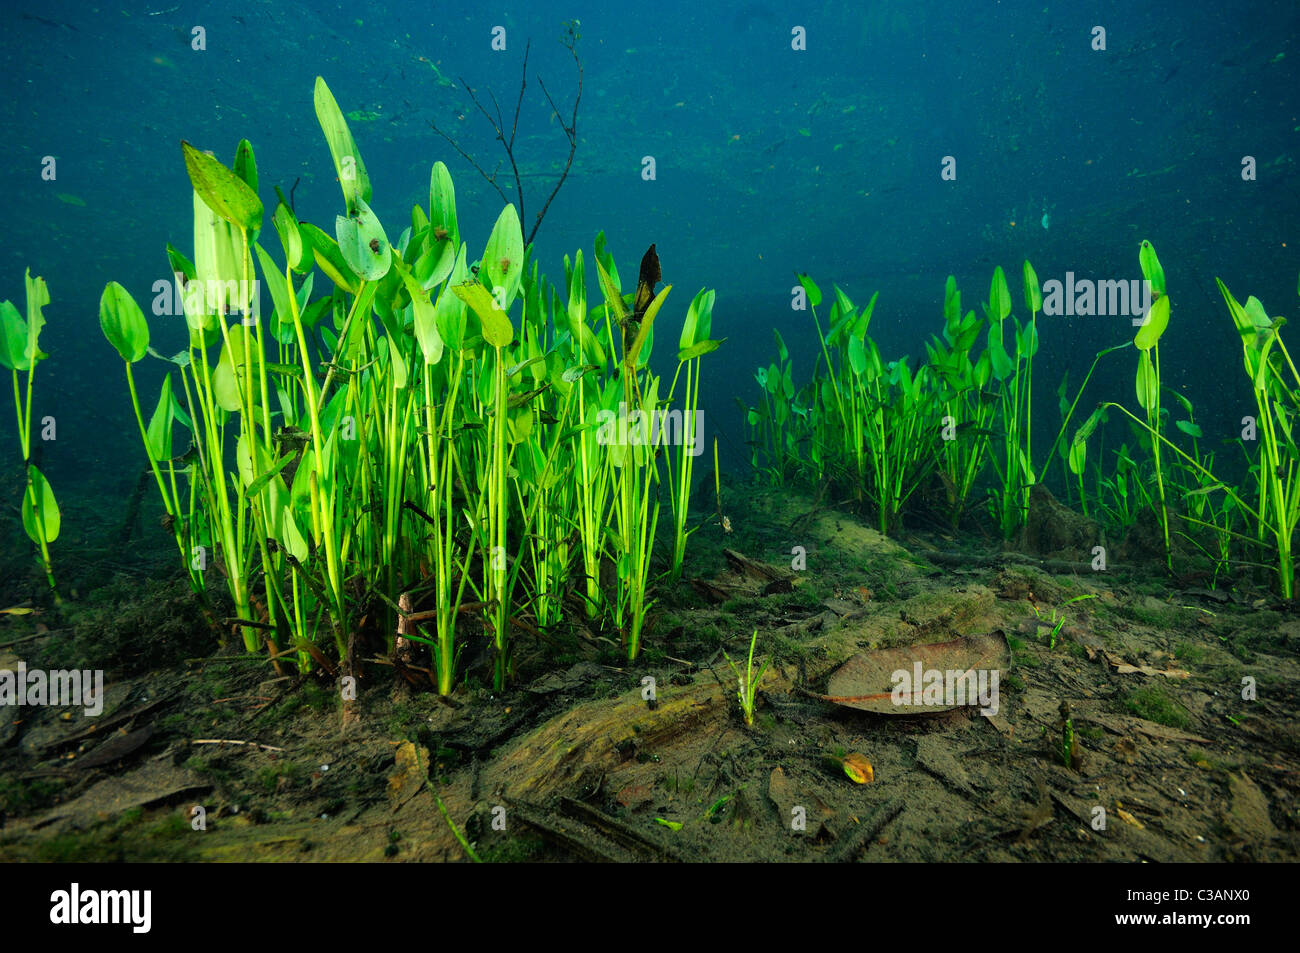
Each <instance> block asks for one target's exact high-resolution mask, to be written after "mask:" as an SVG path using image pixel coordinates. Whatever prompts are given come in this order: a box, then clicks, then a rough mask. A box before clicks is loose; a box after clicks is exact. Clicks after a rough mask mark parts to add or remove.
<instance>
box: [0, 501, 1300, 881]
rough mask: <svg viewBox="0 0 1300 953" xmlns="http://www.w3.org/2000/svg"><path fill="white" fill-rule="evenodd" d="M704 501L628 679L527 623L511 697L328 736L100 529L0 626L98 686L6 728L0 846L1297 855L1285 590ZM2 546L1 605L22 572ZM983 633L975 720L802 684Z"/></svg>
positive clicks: (386, 693) (1051, 532) (815, 507)
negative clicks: (102, 677)
mask: <svg viewBox="0 0 1300 953" xmlns="http://www.w3.org/2000/svg"><path fill="white" fill-rule="evenodd" d="M728 490H729V492H728V493H727V495H726V499H727V509H728V513H727V516H728V518H729V525H730V527H731V532H729V533H727V532H724V530H723V528H722V526H721V525H719V523H718V522H717V521H710V522H709V523H707V524H706V525H704V526H703V527H701V528H700V529H699V530H698V531H697V532H696V533H695V534H694V536H693V537H692V543H691V549H690V552H689V556H688V560H687V566H686V572H685V575H684V578H683V580H682V581H681V582H679V583H676V584H669V583H667V582H661V583H660V585H659V587H658V590H657V593H656V597H657V600H658V601H657V604H656V607H655V611H654V613H653V620H654V621H653V624H652V629H651V631H650V632H649V633H648V635H647V638H646V641H645V649H644V652H643V655H642V658H641V659H640V660H639V661H638V662H637V663H636V664H634V665H630V666H629V665H628V664H627V662H626V659H625V658H624V657H622V656H621V655H620V652H619V648H618V646H617V644H616V642H615V641H614V640H613V639H611V638H609V635H608V633H602V632H598V631H591V630H587V629H581V628H576V629H566V630H564V631H560V632H553V633H548V634H547V635H546V636H545V637H541V636H540V635H532V636H525V637H522V639H521V642H520V648H519V653H520V654H519V658H518V677H517V685H516V687H515V688H513V689H512V690H510V691H507V692H505V693H503V694H500V695H494V694H492V693H491V692H490V691H489V690H487V689H485V688H483V687H482V685H483V684H484V682H483V679H482V677H481V675H482V673H483V669H482V668H481V667H479V666H476V665H475V664H474V662H473V659H472V658H471V660H470V661H471V664H470V666H469V669H470V670H469V674H468V677H467V679H466V684H465V685H464V686H463V687H462V688H461V689H460V690H459V691H458V692H457V693H456V694H455V695H454V696H453V697H452V698H450V699H448V700H441V699H439V698H438V697H437V696H436V695H435V694H434V693H432V692H431V691H429V690H427V687H426V686H421V685H420V684H419V682H420V680H421V678H420V673H419V672H418V671H415V670H414V669H407V671H406V674H405V676H403V675H402V674H401V673H400V672H399V671H398V669H396V668H394V666H393V664H392V661H391V660H387V659H375V660H373V661H371V662H370V663H368V664H367V665H366V666H365V667H364V672H365V679H364V681H363V683H362V688H361V692H360V696H359V698H358V700H357V704H356V709H355V711H356V713H357V715H358V717H356V718H355V719H354V720H352V721H351V723H350V724H348V725H347V726H346V727H344V724H343V722H344V719H343V710H342V709H343V704H342V702H341V701H340V697H339V693H338V691H337V689H336V688H335V687H334V686H333V685H332V684H331V682H330V680H329V679H328V677H326V676H323V677H322V680H319V681H318V680H314V679H307V680H305V681H304V680H299V679H297V678H294V677H287V676H279V675H277V674H276V673H275V672H274V671H273V669H272V668H271V667H270V665H269V664H268V663H267V662H266V661H265V660H263V659H258V658H250V657H245V656H243V655H242V654H241V652H240V650H239V649H238V648H237V647H235V646H228V647H225V648H220V647H218V646H217V644H216V637H215V636H214V634H213V632H212V630H211V629H210V628H209V626H208V623H207V622H206V621H205V619H204V618H203V616H202V614H201V613H200V612H199V611H198V609H197V607H196V606H195V604H194V602H193V600H192V598H191V597H190V596H189V594H188V590H187V589H186V587H185V583H184V580H183V579H181V578H180V576H179V573H177V572H175V571H174V569H173V566H174V562H173V561H174V552H172V553H170V554H169V553H168V550H167V547H168V546H169V545H170V541H169V540H168V539H167V538H166V537H165V536H164V535H163V534H162V531H161V529H160V528H158V527H157V526H156V525H153V524H152V523H151V520H153V519H155V518H156V514H151V513H150V512H149V510H148V507H147V506H146V507H145V511H144V513H143V514H142V515H141V520H142V522H143V528H141V527H140V526H137V527H134V528H129V529H127V530H122V529H120V528H116V527H115V528H113V532H114V533H119V532H126V533H127V534H128V536H129V538H131V539H132V543H131V545H129V546H126V547H120V546H119V547H116V548H115V547H114V546H113V545H111V543H112V540H111V539H108V538H106V539H104V540H85V541H83V545H82V549H81V551H82V553H83V556H82V560H83V563H84V565H79V566H69V565H68V563H67V560H66V559H65V568H67V571H68V574H69V575H70V576H71V577H73V578H72V579H71V580H70V581H69V583H67V584H66V585H65V591H64V604H63V606H62V608H61V609H58V610H55V609H48V610H46V611H43V612H41V613H31V614H25V615H22V614H19V615H14V614H6V615H2V616H0V645H3V646H4V647H3V648H0V669H14V668H15V667H16V666H17V664H18V663H19V661H24V662H26V663H27V664H28V665H29V666H42V667H45V668H66V667H71V666H74V665H76V666H90V667H96V666H102V667H103V668H105V669H106V680H107V688H106V699H105V705H104V710H103V713H102V714H101V715H99V716H98V717H97V718H87V717H86V716H85V715H84V714H83V713H82V711H81V710H80V709H67V710H64V709H54V708H8V709H3V718H2V719H0V811H3V814H0V820H2V821H3V824H2V826H0V858H4V859H17V860H289V861H305V860H306V861H311V860H320V861H338V860H363V861H379V860H392V861H461V860H464V859H466V858H467V850H466V847H465V846H462V844H461V843H460V842H459V841H458V839H457V837H456V836H455V834H454V833H453V829H452V826H451V824H454V825H455V827H456V829H457V830H458V831H459V832H461V833H462V835H463V836H464V838H465V840H466V843H467V845H468V846H469V848H470V849H472V850H473V851H474V852H475V853H476V854H477V856H479V857H480V858H481V859H483V860H488V861H508V860H555V861H562V860H573V859H585V860H602V859H608V860H687V861H698V860H733V861H734V860H755V861H756V860H791V861H812V860H838V861H851V860H864V861H885V860H906V861H916V860H928V861H1011V860H1029V861H1033V860H1059V861H1092V860H1153V861H1157V860H1158V861H1201V860H1203V861H1223V860H1255V861H1278V860H1294V859H1296V857H1297V852H1298V851H1297V846H1298V844H1300V842H1298V840H1297V826H1298V822H1300V818H1297V808H1296V793H1297V790H1298V788H1300V757H1298V756H1297V754H1298V749H1300V729H1298V728H1297V724H1298V722H1297V714H1298V713H1300V694H1298V692H1297V687H1296V686H1297V685H1300V664H1298V661H1297V647H1298V645H1300V641H1298V639H1300V617H1298V616H1297V615H1296V614H1295V607H1294V605H1292V604H1284V603H1280V602H1279V601H1278V600H1277V599H1276V598H1275V597H1273V596H1272V595H1270V594H1269V593H1268V592H1267V591H1266V590H1265V589H1263V588H1252V587H1251V586H1250V585H1248V584H1247V583H1246V582H1245V581H1244V580H1239V581H1238V583H1237V584H1236V585H1235V586H1232V587H1221V588H1220V589H1218V590H1211V589H1206V588H1201V585H1203V584H1204V580H1200V579H1198V580H1187V579H1184V580H1182V582H1181V583H1180V582H1179V581H1177V580H1174V579H1171V578H1170V577H1169V576H1168V574H1166V573H1162V572H1161V571H1160V570H1161V569H1162V566H1161V562H1160V560H1158V559H1156V560H1150V559H1145V558H1144V557H1142V556H1141V555H1140V553H1141V552H1142V547H1141V546H1139V545H1136V544H1134V543H1132V541H1130V543H1129V544H1128V545H1125V544H1120V545H1118V546H1117V547H1116V548H1115V551H1114V553H1113V554H1112V558H1111V560H1110V561H1109V564H1108V566H1107V570H1106V571H1105V572H1095V571H1092V569H1091V566H1090V563H1089V562H1088V561H1087V559H1086V558H1085V559H1083V560H1080V558H1079V556H1080V554H1079V553H1078V552H1077V551H1075V550H1072V549H1071V548H1070V544H1071V542H1072V541H1071V539H1070V532H1069V531H1068V527H1066V528H1065V529H1062V528H1061V527H1060V526H1051V527H1044V525H1043V523H1042V521H1041V520H1040V521H1039V522H1038V523H1037V524H1036V523H1034V521H1033V520H1031V527H1033V526H1037V531H1036V532H1031V533H1029V534H1027V536H1026V538H1025V539H1023V540H1021V541H1019V545H1018V546H1017V547H1016V549H1017V550H1018V551H1010V550H1008V549H1005V548H1004V547H1003V546H1002V545H1001V544H1000V543H998V542H996V541H994V540H992V539H984V538H977V537H975V536H973V535H972V534H970V533H966V532H963V534H962V535H960V536H951V535H947V534H944V533H941V532H937V531H936V532H929V533H900V534H898V535H897V538H885V537H884V536H882V535H880V534H879V533H878V532H876V531H875V530H873V529H870V528H868V526H867V522H868V520H867V519H866V517H865V516H864V515H860V514H858V513H857V512H856V510H855V507H854V506H853V505H851V504H849V503H845V502H842V501H836V500H831V499H826V498H814V497H811V496H804V495H800V494H798V493H796V492H793V491H788V490H773V489H768V488H765V487H761V486H743V487H742V486H733V487H730V488H728ZM68 505H70V506H73V507H74V508H75V506H76V505H77V503H76V501H75V500H74V501H70V502H69V504H68ZM85 505H86V506H88V507H89V506H90V505H91V502H90V501H87V502H86V503H85ZM13 530H15V527H13V526H12V525H9V526H5V527H4V531H5V532H6V533H10V532H11V531H13ZM105 532H106V533H107V530H106V531H105ZM115 538H117V537H115ZM1074 542H1077V540H1075V541H1074ZM96 547H99V548H98V549H96ZM1054 547H1055V548H1054ZM5 551H6V553H7V555H6V556H5V562H6V565H5V566H4V567H3V569H4V575H5V576H6V577H7V578H9V579H10V580H11V581H10V582H9V583H8V584H7V585H8V589H7V591H6V593H5V596H6V597H7V598H8V599H9V601H6V602H5V603H4V605H5V606H14V605H16V604H17V605H21V604H22V602H23V601H24V600H23V599H21V598H19V597H21V596H22V595H23V592H22V589H23V587H24V586H28V587H29V588H28V592H35V591H36V590H35V589H34V588H32V587H31V585H30V584H29V583H28V582H27V581H26V574H27V570H26V568H24V567H26V566H27V565H29V564H30V557H29V556H28V554H27V553H25V552H23V551H22V550H21V547H20V546H18V545H17V544H15V545H12V546H10V545H6V547H5ZM801 556H802V558H800V557H801ZM156 580H164V581H156ZM166 580H171V581H166ZM1193 581H1194V582H1197V583H1199V584H1200V585H1192V584H1190V583H1191V582H1193ZM1081 596H1090V597H1092V598H1083V599H1080V598H1078V597H1081ZM1071 600H1074V601H1071ZM755 629H757V631H758V640H757V653H756V654H757V655H758V656H759V657H763V658H767V657H771V658H772V660H773V663H772V666H771V668H770V670H769V672H768V674H767V676H766V677H765V679H764V681H763V684H762V688H761V690H760V692H759V697H758V705H757V711H756V717H755V721H754V725H753V726H752V727H746V726H745V724H744V723H743V721H742V718H741V715H740V711H739V706H738V704H737V700H736V697H735V696H736V692H735V687H736V682H735V677H734V675H733V674H732V672H731V669H730V667H729V665H728V662H727V660H726V657H725V656H724V654H723V653H724V651H725V652H726V653H727V654H728V655H730V657H731V658H732V659H736V660H738V661H740V660H742V659H743V657H744V656H745V655H746V653H747V651H748V645H749V638H750V635H751V634H752V633H753V631H754V630H755ZM998 631H1000V632H1001V633H1003V634H1004V635H1005V637H1006V642H1007V645H1008V646H1009V647H1010V651H1011V662H1010V666H1009V668H1008V669H1007V670H1006V671H1004V672H1002V679H1001V683H1000V699H999V710H998V714H997V715H996V716H992V717H986V716H984V715H981V714H979V713H978V712H977V711H976V710H975V709H973V708H963V709H958V710H956V711H949V712H944V713H938V714H908V715H880V714H873V713H869V712H864V711H859V710H855V709H852V708H847V707H841V706H838V705H835V704H831V703H828V702H826V701H823V700H820V699H818V698H816V697H814V696H815V695H816V694H819V693H825V692H826V682H827V677H828V675H829V674H830V673H831V672H832V671H833V670H834V669H836V668H837V667H838V666H839V665H841V664H842V663H843V662H845V661H846V660H848V659H849V658H851V657H853V656H854V655H856V654H858V653H863V652H870V651H872V650H875V649H882V648H890V647H902V648H904V649H905V648H907V647H909V646H914V645H920V644H926V643H940V642H947V641H951V640H953V639H957V638H960V637H963V636H968V635H973V634H979V633H988V632H998ZM466 655H467V656H473V655H474V652H473V651H472V647H471V650H470V651H467V653H466ZM418 664H419V660H418V659H417V660H416V666H417V667H418ZM647 678H650V679H653V683H650V682H647V681H646V679H647ZM651 684H653V693H651V691H650V686H651ZM1252 689H1253V690H1252ZM650 694H653V696H654V698H653V700H650V699H649V698H648V697H647V696H648V695H650ZM1243 695H1245V696H1246V697H1243ZM1062 702H1067V703H1068V706H1069V711H1070V714H1071V727H1072V729H1073V737H1074V755H1073V757H1072V758H1070V759H1069V760H1070V761H1071V763H1070V764H1069V765H1067V764H1066V763H1065V762H1066V760H1067V758H1066V756H1065V755H1064V753H1063V752H1064V742H1065V728H1064V724H1063V716H1062V713H1061V707H1062ZM850 755H856V756H860V758H862V759H865V760H866V761H868V762H869V763H870V765H871V766H872V772H871V780H870V781H869V782H868V783H856V782H855V781H854V780H853V779H851V778H850V777H849V776H848V775H847V773H846V772H845V770H844V769H843V766H842V763H843V760H844V759H845V758H846V757H847V756H850ZM196 807H201V808H202V811H201V812H196V811H195V808H196ZM444 811H445V814H444ZM795 818H799V819H801V820H802V824H800V823H795V821H794V819H795ZM449 821H450V823H449Z"/></svg>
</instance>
